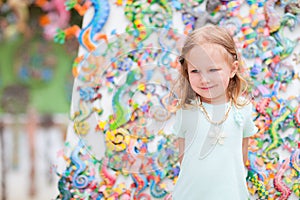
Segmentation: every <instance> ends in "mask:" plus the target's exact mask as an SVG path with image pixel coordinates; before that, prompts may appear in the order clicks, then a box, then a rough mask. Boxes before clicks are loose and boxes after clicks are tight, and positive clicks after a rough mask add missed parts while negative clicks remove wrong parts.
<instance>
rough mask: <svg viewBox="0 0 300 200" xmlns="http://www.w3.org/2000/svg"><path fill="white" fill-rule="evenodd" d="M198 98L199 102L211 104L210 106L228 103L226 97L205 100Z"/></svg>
mask: <svg viewBox="0 0 300 200" xmlns="http://www.w3.org/2000/svg"><path fill="white" fill-rule="evenodd" d="M199 98H200V101H202V102H203V103H207V104H212V105H219V104H225V103H228V102H229V98H228V97H224V98H218V99H207V98H203V97H200V96H199Z"/></svg>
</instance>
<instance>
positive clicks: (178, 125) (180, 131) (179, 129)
mask: <svg viewBox="0 0 300 200" xmlns="http://www.w3.org/2000/svg"><path fill="white" fill-rule="evenodd" d="M182 112H183V111H182V109H179V110H177V112H176V116H175V122H174V126H173V132H174V134H175V135H176V136H177V137H180V138H185V132H186V131H185V130H184V128H183V126H182V124H183V122H182V120H183V117H182Z"/></svg>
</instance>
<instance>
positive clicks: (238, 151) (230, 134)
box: [172, 103, 257, 200]
mask: <svg viewBox="0 0 300 200" xmlns="http://www.w3.org/2000/svg"><path fill="white" fill-rule="evenodd" d="M203 106H204V107H205V108H206V110H207V112H208V113H209V115H210V116H212V118H213V121H219V120H221V119H223V118H224V113H225V111H226V110H227V107H228V106H229V103H227V104H222V105H211V104H206V103H203ZM252 118H253V117H252V104H249V105H246V106H244V107H243V108H240V109H238V108H236V107H235V106H232V109H231V110H230V112H229V115H228V118H227V120H226V121H225V122H224V123H223V124H222V125H221V128H220V130H221V131H220V132H221V133H223V134H221V135H219V137H210V136H209V134H208V133H209V132H210V131H209V130H214V129H212V127H213V125H212V124H210V123H209V122H208V121H207V119H206V118H205V116H204V114H203V113H202V111H201V110H200V109H199V108H196V109H190V110H183V109H181V110H179V111H178V112H177V113H176V127H175V132H176V134H178V137H182V138H185V152H184V157H183V161H182V164H181V167H180V168H181V169H180V174H179V177H178V180H177V183H176V185H175V188H174V191H173V193H172V198H173V200H247V199H248V196H249V194H248V190H247V185H246V171H245V167H244V164H243V153H242V140H243V138H244V137H250V136H252V135H254V134H255V133H256V132H257V127H256V126H255V125H254V122H253V119H252ZM207 136H208V137H209V138H213V140H206V137H207ZM204 141H210V144H206V145H205V146H206V148H204V150H203V149H202V147H204V146H203V145H204ZM211 141H213V142H211ZM207 147H209V148H207ZM200 151H201V155H200ZM203 152H204V153H203Z"/></svg>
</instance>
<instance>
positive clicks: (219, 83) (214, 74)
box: [185, 45, 238, 104]
mask: <svg viewBox="0 0 300 200" xmlns="http://www.w3.org/2000/svg"><path fill="white" fill-rule="evenodd" d="M221 48H223V47H221V46H218V45H201V46H196V47H194V48H193V49H191V51H190V52H189V53H188V54H187V56H186V57H185V60H186V61H187V70H188V77H189V82H190V84H191V87H192V89H193V90H194V91H195V92H196V93H197V94H198V95H199V96H201V100H202V101H203V102H207V103H211V104H220V103H224V102H227V101H228V97H227V87H228V84H229V80H230V78H232V77H234V75H235V73H236V71H237V69H238V62H237V61H234V62H233V63H231V64H230V63H228V61H227V60H228V59H226V56H225V55H224V54H225V53H227V52H225V51H226V50H225V49H221Z"/></svg>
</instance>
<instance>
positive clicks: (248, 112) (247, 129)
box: [243, 103, 258, 138]
mask: <svg viewBox="0 0 300 200" xmlns="http://www.w3.org/2000/svg"><path fill="white" fill-rule="evenodd" d="M245 116H246V117H245V123H244V129H243V137H244V138H246V137H251V136H253V135H254V134H255V133H257V131H258V128H257V127H256V126H255V124H254V121H253V106H252V104H251V103H250V104H249V105H247V106H245Z"/></svg>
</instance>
